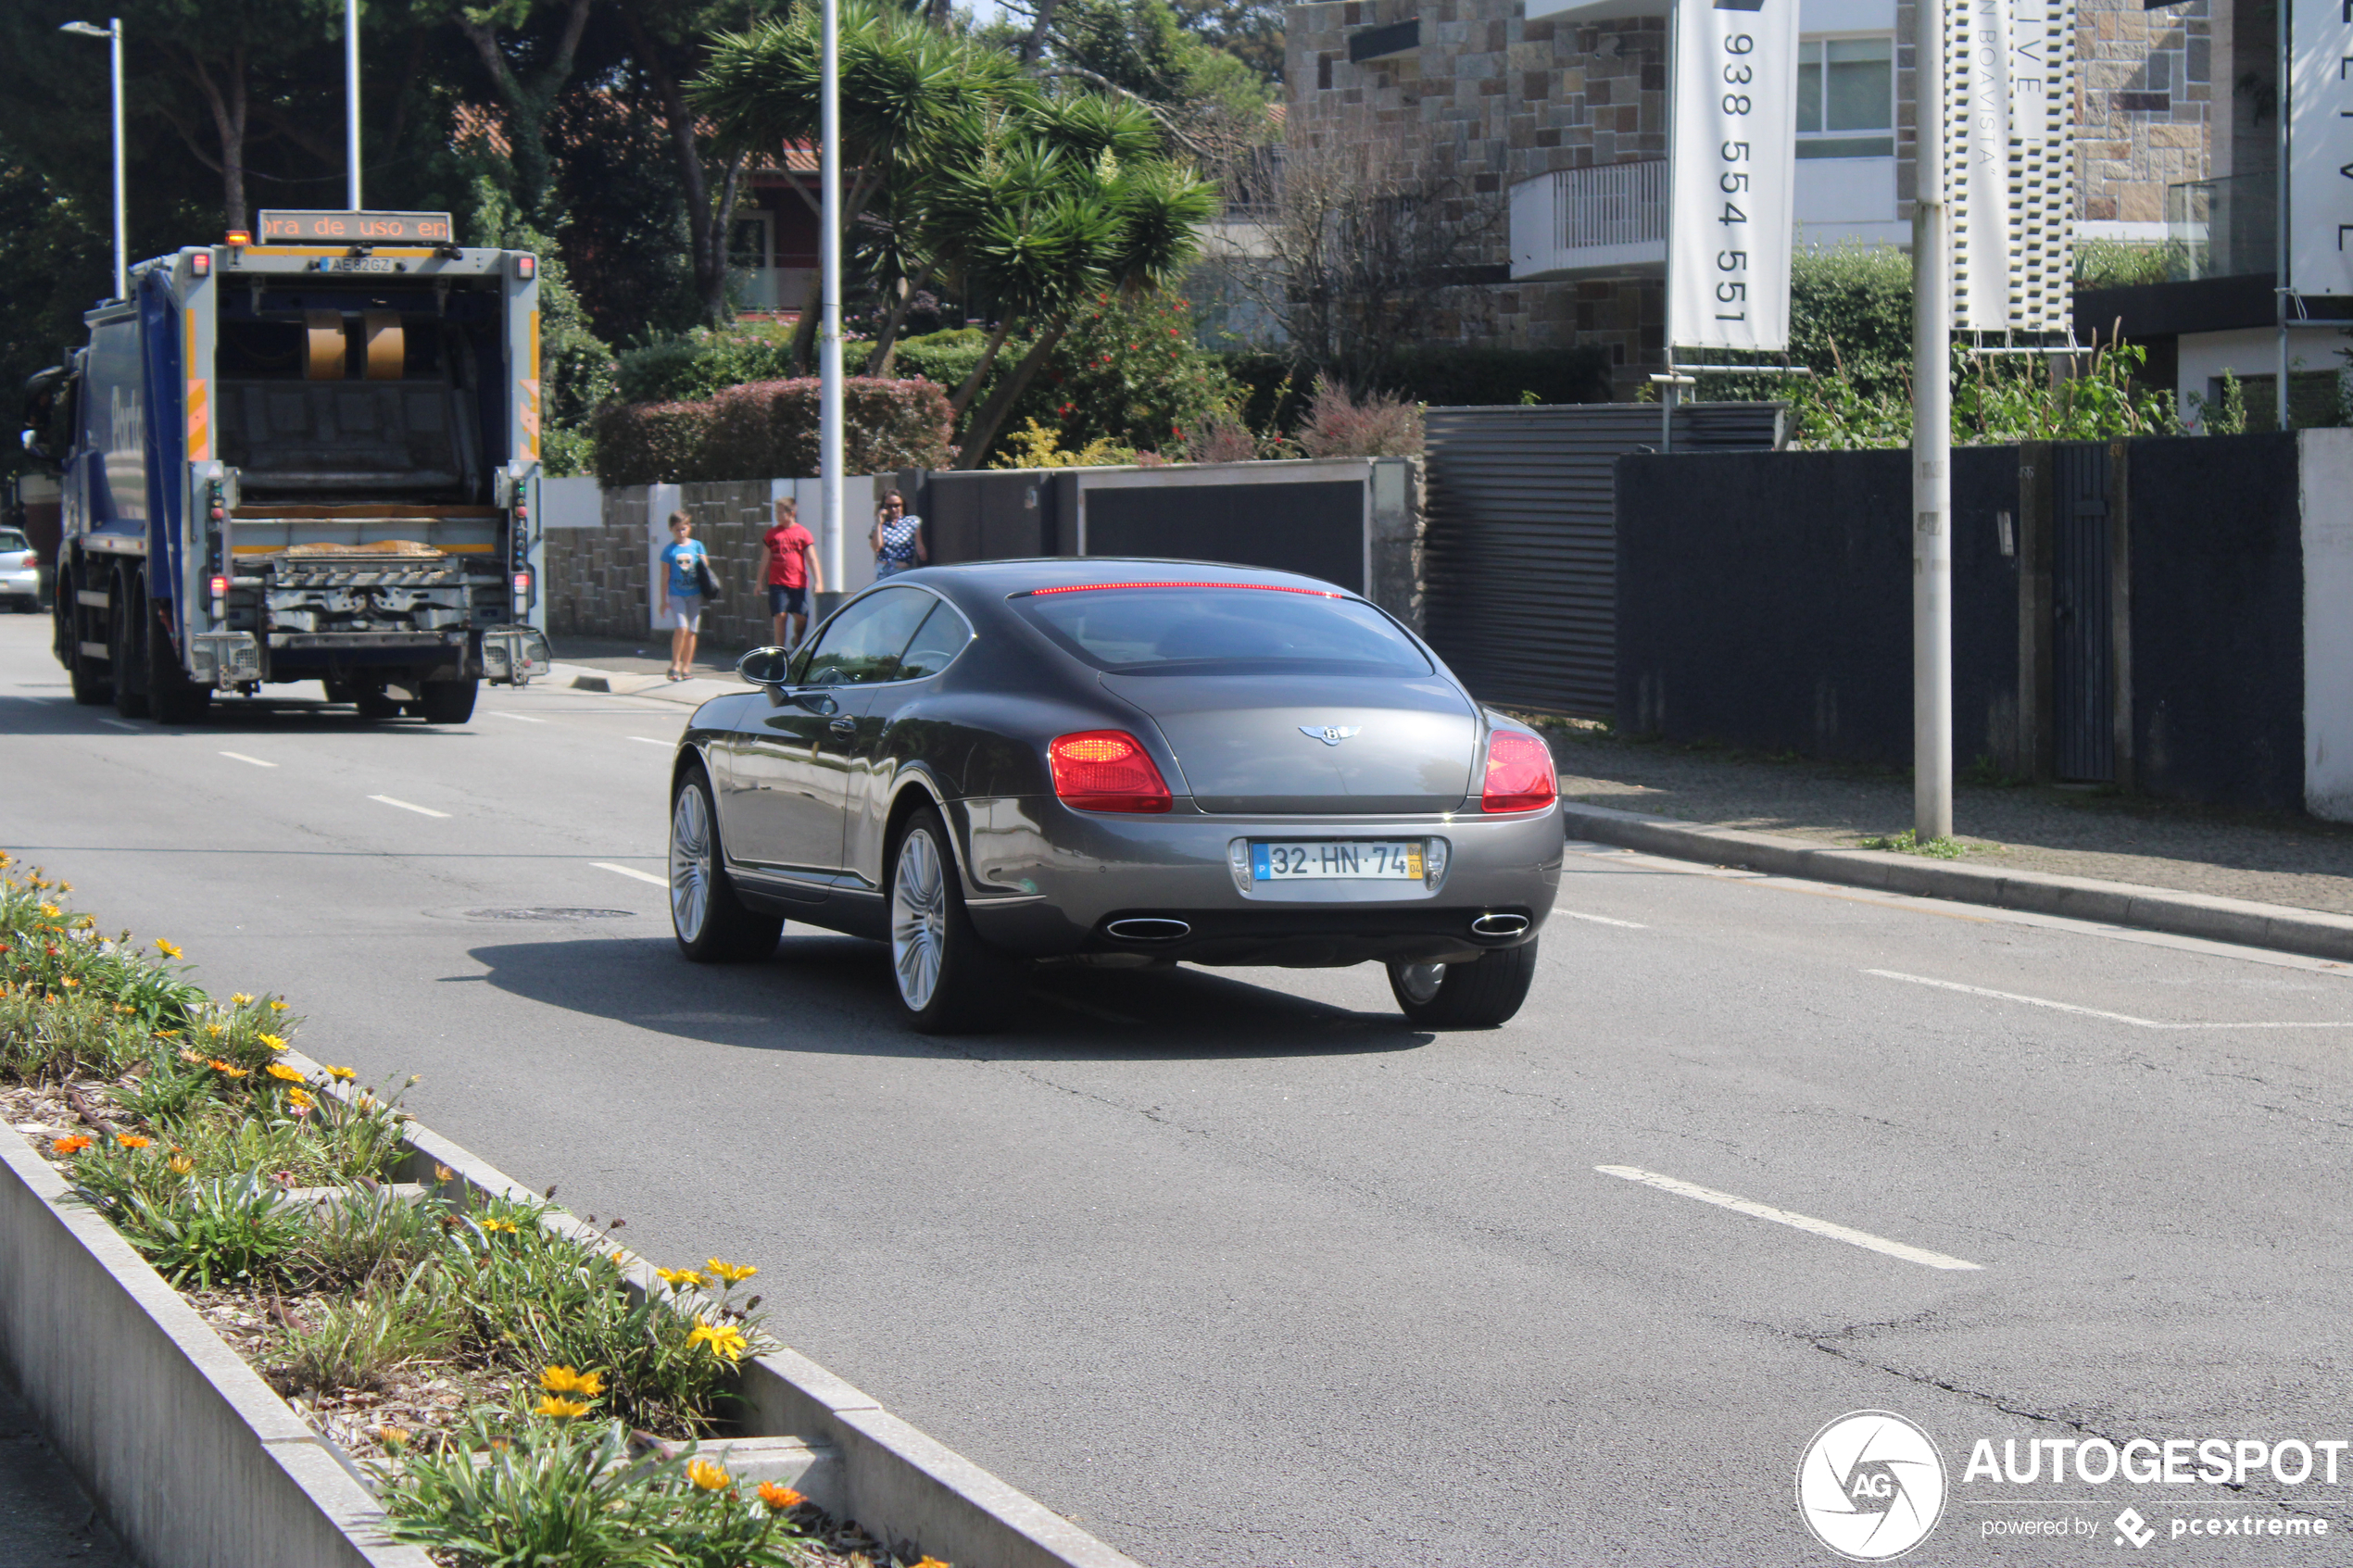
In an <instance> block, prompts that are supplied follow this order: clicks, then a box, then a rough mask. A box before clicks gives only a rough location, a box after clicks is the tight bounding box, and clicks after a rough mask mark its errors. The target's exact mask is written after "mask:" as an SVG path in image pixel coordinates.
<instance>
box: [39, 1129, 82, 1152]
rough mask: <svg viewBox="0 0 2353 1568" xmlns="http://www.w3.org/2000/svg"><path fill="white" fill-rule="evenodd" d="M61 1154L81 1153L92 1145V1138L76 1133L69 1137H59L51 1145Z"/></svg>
mask: <svg viewBox="0 0 2353 1568" xmlns="http://www.w3.org/2000/svg"><path fill="white" fill-rule="evenodd" d="M49 1147H50V1148H52V1149H55V1150H56V1151H57V1153H59V1154H80V1153H81V1152H82V1150H83V1149H85V1148H89V1147H90V1140H89V1139H88V1138H86V1137H83V1136H82V1135H81V1134H80V1133H76V1134H74V1135H73V1136H71V1137H69V1138H59V1139H57V1141H56V1142H55V1143H53V1144H51V1145H50V1146H49Z"/></svg>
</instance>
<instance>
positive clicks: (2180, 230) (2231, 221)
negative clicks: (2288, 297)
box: [2165, 169, 2279, 280]
mask: <svg viewBox="0 0 2353 1568" xmlns="http://www.w3.org/2000/svg"><path fill="white" fill-rule="evenodd" d="M2278 225H2279V182H2278V178H2277V176H2275V175H2273V174H2272V173H2271V171H2270V170H2268V169H2266V170H2264V171H2262V172H2261V173H2257V174H2232V175H2226V176H2225V177H2223V178H2222V179H2220V180H2192V181H2189V182H2186V183H2183V184H2180V185H2168V186H2166V187H2165V238H2166V249H2167V252H2168V268H2167V270H2168V271H2169V273H2170V274H2171V276H2172V277H2173V278H2174V279H2176V280H2184V279H2190V278H2237V277H2245V276H2246V275H2248V274H2250V273H2260V272H2270V271H2271V270H2273V268H2274V266H2275V264H2276V262H2277V260H2278V250H2279V244H2278V242H2279V227H2278Z"/></svg>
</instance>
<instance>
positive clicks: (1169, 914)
mask: <svg viewBox="0 0 2353 1568" xmlns="http://www.w3.org/2000/svg"><path fill="white" fill-rule="evenodd" d="M736 668H737V671H738V672H739V673H741V674H742V676H743V677H744V678H745V679H746V680H747V681H749V682H750V683H751V684H753V685H754V686H755V687H757V688H758V689H757V690H753V691H747V692H743V693H739V694H735V695H731V696H724V697H719V698H716V699H714V700H713V701H711V702H708V703H705V704H704V705H703V706H702V707H701V708H700V709H697V710H696V712H695V714H694V717H693V718H692V719H691V720H689V721H688V723H687V727H686V734H685V735H684V737H683V738H682V740H681V742H680V745H679V748H678V753H677V759H676V764H675V766H674V768H673V772H672V779H671V814H670V906H671V916H672V923H673V928H674V929H675V931H676V933H677V937H678V945H679V947H680V948H681V949H682V950H683V951H684V952H685V954H686V957H687V958H689V959H691V960H696V961H698V962H713V961H722V960H756V959H763V958H766V957H768V956H769V955H770V954H772V953H773V952H774V950H775V946H776V941H777V934H778V932H779V930H780V929H781V927H782V925H783V922H786V920H795V921H800V922H805V923H807V924H810V925H814V926H821V927H824V928H827V929H830V930H834V931H839V932H846V933H849V934H850V935H858V936H864V937H871V938H873V939H875V940H877V941H883V942H887V943H888V944H889V945H890V958H891V970H892V973H893V976H894V977H895V979H896V982H897V993H898V998H899V1002H900V1006H901V1007H902V1008H903V1009H904V1010H905V1012H906V1015H907V1017H908V1020H909V1021H910V1022H912V1025H913V1026H914V1027H915V1028H916V1029H918V1030H920V1031H923V1032H925V1033H934V1034H940V1033H953V1032H959V1031H965V1030H974V1029H985V1028H989V1027H993V1026H995V1025H997V1024H999V1023H1001V1022H1004V1021H1005V1019H1006V1018H1007V1016H1008V1015H1009V1013H1010V1012H1011V1011H1012V1010H1013V1009H1014V1008H1015V1007H1016V1006H1017V1005H1018V1003H1019V1000H1020V998H1021V997H1022V994H1023V974H1024V972H1025V971H1026V968H1028V967H1029V966H1030V965H1032V964H1034V963H1038V962H1040V961H1045V962H1066V963H1088V964H1097V965H1105V966H1142V965H1149V964H1165V963H1174V962H1178V961H1184V962H1189V963H1197V964H1255V965H1277V966H1288V967H1294V968H1326V967H1336V966H1340V965H1345V964H1358V963H1380V964H1385V965H1387V966H1388V970H1389V982H1390V989H1391V991H1392V992H1393V993H1394V994H1395V996H1396V998H1397V1004H1398V1006H1399V1007H1400V1008H1401V1009H1403V1011H1404V1013H1405V1015H1406V1017H1407V1018H1408V1019H1410V1020H1412V1021H1413V1022H1416V1023H1418V1024H1425V1025H1434V1026H1459V1025H1478V1024H1493V1023H1500V1022H1504V1020H1505V1019H1508V1018H1510V1017H1511V1016H1512V1015H1513V1014H1514V1013H1515V1012H1516V1011H1517V1010H1519V1006H1520V1003H1521V1002H1522V1001H1523V1000H1524V999H1525V998H1526V997H1527V995H1528V988H1529V980H1530V979H1531V977H1532V976H1533V974H1534V972H1535V967H1536V944H1537V934H1538V931H1539V930H1540V928H1541V926H1542V925H1543V923H1544V918H1545V916H1546V915H1547V914H1549V913H1550V912H1551V910H1552V905H1553V897H1554V892H1555V890H1556V888H1557V887H1558V884H1559V880H1560V869H1561V857H1562V850H1563V835H1562V829H1561V819H1560V809H1559V803H1558V787H1557V784H1556V782H1555V778H1554V771H1553V759H1552V754H1551V750H1550V748H1549V747H1547V746H1546V745H1545V744H1544V742H1543V740H1542V738H1541V737H1540V736H1539V735H1537V734H1535V733H1534V732H1533V731H1531V730H1529V728H1528V727H1527V726H1525V725H1522V724H1519V723H1516V722H1515V721H1512V720H1510V719H1508V718H1506V717H1504V715H1502V714H1499V713H1497V712H1495V711H1493V710H1492V709H1485V708H1482V707H1480V706H1479V704H1478V703H1477V702H1476V701H1474V700H1473V699H1472V697H1471V696H1470V694H1469V693H1468V692H1467V691H1466V689H1465V688H1464V686H1463V684H1462V683H1461V682H1460V681H1458V680H1456V679H1455V678H1454V676H1453V673H1452V672H1451V671H1448V670H1447V669H1446V667H1445V665H1444V664H1443V663H1441V661H1440V659H1438V657H1437V655H1435V654H1433V653H1432V652H1431V651H1430V650H1429V648H1428V646H1427V645H1425V644H1424V643H1423V642H1422V641H1421V640H1420V639H1419V638H1417V637H1416V636H1415V635H1414V634H1413V633H1411V632H1410V631H1408V630H1407V629H1406V628H1404V627H1403V625H1401V624H1399V623H1398V622H1397V621H1395V620H1393V619H1391V618H1390V616H1389V615H1387V614H1385V613H1384V612H1383V611H1381V610H1380V609H1378V608H1376V607H1375V606H1373V605H1372V604H1370V603H1368V602H1366V601H1365V599H1363V598H1361V597H1359V596H1356V595H1354V594H1351V593H1348V592H1346V591H1344V590H1342V589H1340V588H1336V587H1334V586H1332V585H1331V584H1330V583H1323V582H1318V581H1316V580H1315V579H1314V578H1309V577H1300V576H1294V575H1291V574H1290V573H1287V572H1277V571H1253V570H1248V569H1243V568H1238V567H1229V566H1216V565H1210V564H1205V563H1202V562H1185V561H1158V560H1107V559H1097V558H1085V559H1067V558H1066V559H1050V560H1017V561H987V562H977V563H973V564H969V565H958V566H939V567H929V568H925V569H923V570H919V571H912V572H907V573H903V574H901V575H900V576H897V577H893V578H891V579H889V580H888V581H887V582H886V583H880V584H877V585H876V586H875V587H873V588H870V589H868V590H866V591H865V592H863V593H862V594H860V595H859V596H857V597H855V598H853V599H851V600H850V601H849V603H847V604H845V605H843V606H842V607H841V608H839V609H838V610H837V611H836V612H835V613H834V614H833V615H832V617H830V618H829V619H828V620H827V621H825V622H824V625H823V626H821V627H820V628H818V630H817V631H816V632H815V633H813V634H812V636H810V637H809V638H808V639H806V640H805V641H804V642H803V643H802V645H801V646H800V647H799V649H798V650H797V651H795V652H793V653H791V654H789V655H788V654H786V651H785V650H783V649H781V648H758V649H755V650H753V651H752V652H751V653H749V654H747V655H745V656H744V659H743V660H742V662H741V663H740V664H738V665H737V667H736Z"/></svg>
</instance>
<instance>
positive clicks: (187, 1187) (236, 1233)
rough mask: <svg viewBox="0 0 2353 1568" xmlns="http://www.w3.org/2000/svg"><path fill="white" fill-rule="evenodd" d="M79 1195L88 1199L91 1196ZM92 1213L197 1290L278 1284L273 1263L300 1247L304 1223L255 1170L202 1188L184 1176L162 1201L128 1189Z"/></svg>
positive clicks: (179, 1282)
mask: <svg viewBox="0 0 2353 1568" xmlns="http://www.w3.org/2000/svg"><path fill="white" fill-rule="evenodd" d="M82 1191H83V1192H84V1193H85V1194H91V1195H93V1197H94V1193H95V1189H93V1188H91V1187H90V1186H88V1185H84V1186H82ZM94 1200H95V1198H94ZM99 1207H101V1208H103V1209H104V1210H106V1213H107V1218H108V1219H109V1220H112V1221H113V1222H114V1224H115V1228H116V1229H118V1230H120V1231H121V1232H122V1234H123V1235H124V1236H126V1237H128V1238H129V1239H130V1242H131V1245H132V1246H133V1247H135V1248H138V1249H139V1250H140V1252H141V1253H142V1254H144V1255H145V1258H146V1260H147V1261H148V1262H150V1263H153V1264H154V1265H155V1266H156V1269H157V1272H158V1273H161V1274H162V1275H163V1276H164V1277H165V1278H166V1279H168V1280H170V1282H171V1283H172V1284H174V1285H185V1284H186V1283H187V1282H189V1281H191V1280H193V1281H195V1285H196V1287H197V1288H198V1289H200V1290H210V1289H212V1288H213V1287H214V1286H217V1285H226V1284H229V1283H230V1282H232V1281H234V1280H256V1281H265V1282H266V1281H270V1280H273V1279H276V1278H278V1277H280V1268H279V1265H280V1262H281V1261H282V1260H283V1259H284V1258H285V1257H287V1255H288V1254H290V1253H292V1252H293V1251H295V1249H296V1248H297V1247H299V1246H300V1245H301V1243H302V1239H303V1231H304V1229H305V1222H306V1219H307V1216H305V1215H304V1214H303V1212H302V1211H301V1210H300V1208H299V1207H298V1206H296V1205H295V1204H292V1203H289V1202H287V1201H286V1197H285V1194H284V1192H283V1191H282V1190H281V1189H280V1188H279V1187H278V1186H277V1185H275V1184H273V1183H272V1182H271V1180H270V1179H269V1178H268V1177H266V1176H264V1175H263V1174H262V1173H260V1172H258V1171H252V1172H248V1173H245V1174H244V1175H242V1176H220V1177H215V1178H213V1179H212V1180H210V1181H203V1180H199V1179H197V1178H195V1177H193V1176H192V1177H190V1178H189V1179H188V1180H187V1181H186V1182H184V1183H182V1185H180V1186H179V1187H178V1189H177V1190H175V1191H173V1192H172V1193H170V1195H169V1196H167V1197H163V1198H155V1197H150V1196H149V1195H148V1194H147V1193H146V1192H145V1191H143V1190H141V1189H140V1186H139V1185H137V1184H136V1183H135V1182H134V1183H132V1184H130V1185H127V1186H126V1188H125V1189H124V1190H123V1192H122V1194H121V1196H120V1198H119V1199H118V1200H116V1201H113V1202H110V1203H107V1202H102V1203H100V1204H99Z"/></svg>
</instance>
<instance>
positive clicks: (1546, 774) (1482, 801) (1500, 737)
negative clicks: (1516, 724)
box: [1478, 730, 1560, 811]
mask: <svg viewBox="0 0 2353 1568" xmlns="http://www.w3.org/2000/svg"><path fill="white" fill-rule="evenodd" d="M1559 796H1560V785H1559V784H1558V783H1557V782H1556V781H1555V779H1554V776H1553V754H1552V752H1551V750H1550V749H1549V748H1548V747H1546V746H1545V745H1544V743H1543V742H1542V741H1541V740H1538V739H1537V738H1536V737H1535V736H1534V735H1524V734H1520V733H1519V732H1518V731H1517V730H1497V731H1496V732H1495V733H1494V734H1491V735H1489V736H1488V737H1487V782H1486V784H1484V785H1483V786H1481V788H1480V790H1479V794H1478V805H1479V809H1481V810H1483V811H1541V810H1542V809H1544V808H1545V807H1547V806H1550V805H1551V804H1552V803H1553V802H1554V800H1555V799H1557V798H1558V797H1559Z"/></svg>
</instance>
